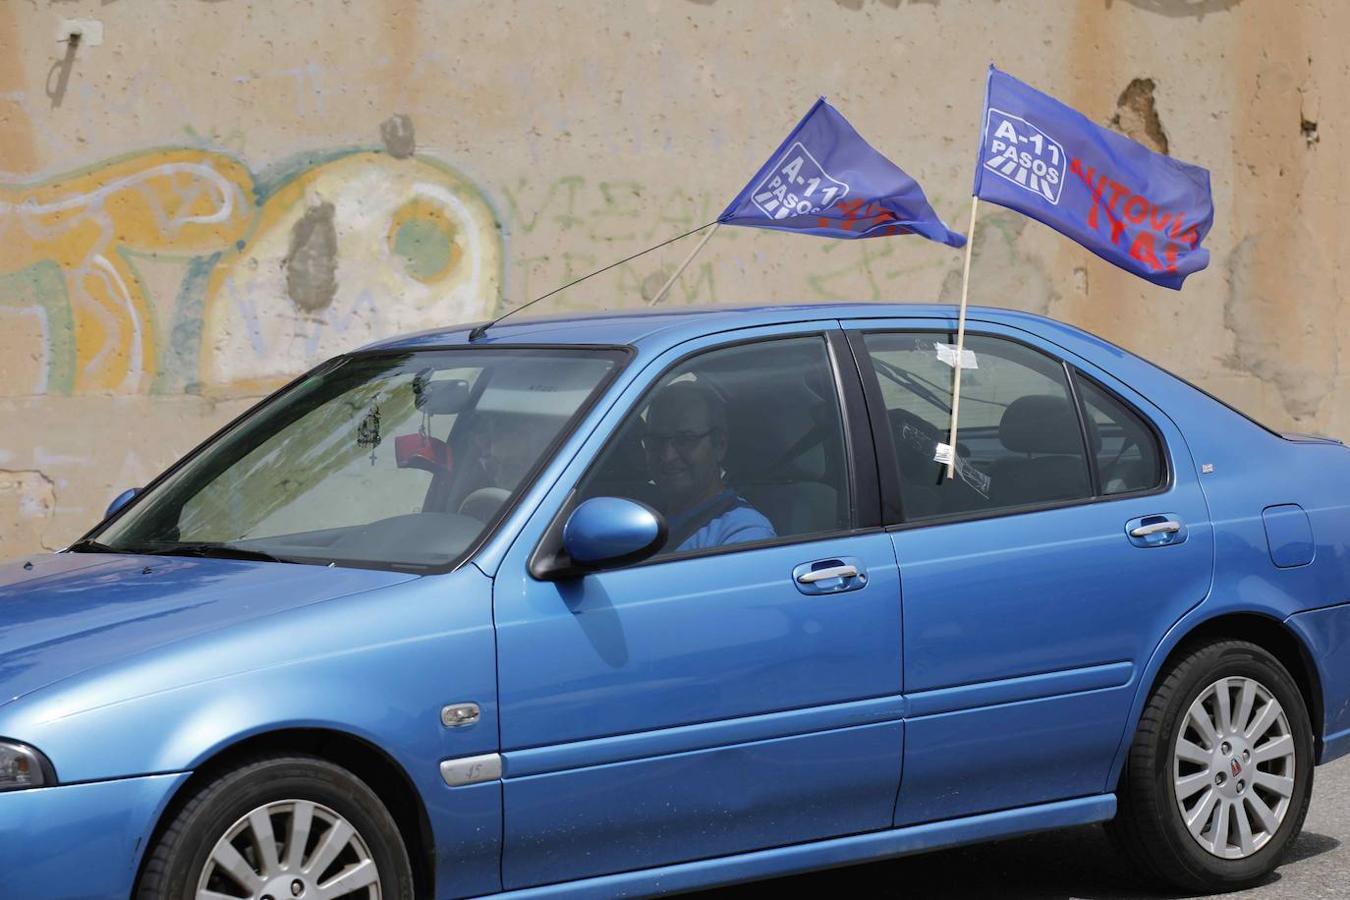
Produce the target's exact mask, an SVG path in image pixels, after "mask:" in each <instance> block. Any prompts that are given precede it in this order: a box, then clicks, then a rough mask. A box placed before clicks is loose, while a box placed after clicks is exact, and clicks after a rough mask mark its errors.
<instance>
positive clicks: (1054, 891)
mask: <svg viewBox="0 0 1350 900" xmlns="http://www.w3.org/2000/svg"><path fill="white" fill-rule="evenodd" d="M785 892H793V893H795V892H802V893H804V894H805V895H806V896H820V897H849V898H852V897H885V898H897V900H898V898H904V900H985V898H998V900H1033V898H1034V900H1042V898H1043V900H1145V898H1150V900H1156V898H1158V897H1159V896H1160V895H1158V894H1156V893H1151V892H1149V891H1148V890H1146V889H1144V888H1143V887H1141V886H1140V885H1139V883H1138V882H1137V881H1136V879H1135V878H1134V876H1133V875H1132V873H1131V871H1130V869H1129V867H1128V866H1127V865H1126V863H1125V862H1124V860H1123V859H1122V858H1121V857H1120V856H1118V855H1117V854H1116V851H1115V849H1114V848H1113V847H1112V845H1111V843H1110V842H1109V841H1108V840H1107V837H1106V834H1105V832H1104V831H1103V830H1102V829H1101V827H1100V826H1088V827H1084V828H1072V829H1066V830H1063V831H1055V832H1047V833H1044V834H1035V835H1030V836H1028V837H1024V838H1017V839H1014V840H1008V841H999V842H998V843H993V844H981V845H976V846H972V847H960V848H957V849H954V850H944V851H941V852H938V853H929V854H925V855H922V856H911V857H906V858H902V859H896V860H890V861H888V862H879V863H870V864H868V865H862V866H851V867H849V868H844V869H831V870H829V871H825V872H813V873H810V874H806V875H798V876H795V877H793V878H780V879H777V880H774V881H766V882H760V883H758V884H755V885H753V886H750V885H746V886H742V887H732V888H723V889H720V890H716V891H704V892H702V893H699V894H696V895H694V894H691V895H689V896H690V897H697V898H698V900H731V898H733V897H735V898H757V897H766V898H767V897H769V896H774V895H780V894H783V893H785ZM1163 896H1167V897H1182V896H1185V895H1184V894H1175V895H1163ZM1223 896H1224V897H1225V900H1284V898H1290V900H1292V898H1298V900H1305V898H1307V900H1314V898H1334V900H1347V898H1350V758H1346V759H1341V760H1338V761H1337V762H1335V763H1332V764H1331V765H1329V766H1324V767H1323V768H1320V769H1318V770H1317V781H1316V782H1315V784H1314V787H1313V800H1312V809H1311V810H1310V811H1309V812H1308V820H1307V824H1306V825H1305V826H1304V828H1303V834H1302V835H1301V836H1300V837H1299V839H1298V841H1297V842H1295V844H1294V846H1293V849H1292V851H1291V853H1290V854H1289V855H1288V857H1287V858H1286V860H1285V864H1284V865H1283V866H1281V867H1280V869H1279V871H1277V872H1276V873H1275V874H1274V875H1273V876H1272V877H1271V878H1270V880H1269V881H1267V882H1266V883H1265V884H1263V885H1262V886H1260V887H1258V888H1254V889H1252V890H1250V891H1243V892H1241V893H1237V894H1226V895H1223Z"/></svg>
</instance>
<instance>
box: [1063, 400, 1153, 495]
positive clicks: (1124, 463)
mask: <svg viewBox="0 0 1350 900" xmlns="http://www.w3.org/2000/svg"><path fill="white" fill-rule="evenodd" d="M1077 384H1078V393H1079V396H1081V397H1082V399H1083V407H1084V409H1085V410H1086V412H1087V426H1088V441H1089V443H1090V444H1091V445H1092V452H1093V453H1094V454H1095V455H1096V457H1097V471H1098V472H1099V473H1100V475H1101V484H1102V493H1103V494H1106V495H1108V496H1109V495H1112V494H1128V493H1130V492H1131V491H1147V490H1151V489H1153V488H1155V487H1157V486H1158V485H1160V484H1162V480H1163V475H1164V468H1163V457H1162V448H1161V447H1160V446H1159V445H1158V438H1157V436H1156V435H1155V434H1154V432H1153V429H1152V428H1150V427H1149V425H1148V423H1147V422H1145V421H1144V419H1143V418H1142V417H1141V416H1140V415H1139V414H1138V413H1136V412H1135V411H1134V410H1132V409H1130V408H1129V407H1128V406H1126V405H1125V404H1124V403H1123V402H1121V401H1120V400H1118V399H1116V397H1115V396H1113V395H1112V394H1111V393H1109V392H1108V391H1107V390H1106V389H1105V388H1103V387H1101V386H1100V385H1098V384H1096V383H1095V382H1093V381H1090V380H1088V379H1087V378H1085V377H1083V376H1082V375H1081V374H1080V375H1079V376H1078V378H1077Z"/></svg>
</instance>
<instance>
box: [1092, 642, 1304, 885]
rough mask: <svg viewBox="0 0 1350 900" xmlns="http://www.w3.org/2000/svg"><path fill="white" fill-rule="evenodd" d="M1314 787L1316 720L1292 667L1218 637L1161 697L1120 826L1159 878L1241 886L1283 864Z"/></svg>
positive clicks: (1148, 718) (1145, 729)
mask: <svg viewBox="0 0 1350 900" xmlns="http://www.w3.org/2000/svg"><path fill="white" fill-rule="evenodd" d="M1312 783H1313V737H1312V725H1311V723H1310V722H1309V719H1308V710H1307V707H1306V705H1305V704H1304V702H1303V696H1302V694H1301V693H1300V692H1299V689H1298V686H1297V685H1296V684H1295V683H1294V679H1293V678H1292V677H1291V676H1290V675H1289V672H1288V671H1287V670H1286V669H1285V668H1284V666H1283V665H1281V664H1280V662H1279V660H1277V659H1275V657H1274V656H1272V655H1271V654H1270V653H1268V652H1266V651H1265V650H1264V649H1262V648H1261V647H1258V646H1257V645H1255V644H1250V643H1247V642H1245V641H1221V642H1218V643H1213V644H1208V645H1206V646H1203V647H1200V648H1198V649H1196V650H1194V651H1193V652H1191V653H1189V654H1188V655H1186V657H1185V658H1184V659H1182V660H1181V661H1180V662H1178V663H1176V665H1174V666H1173V667H1172V668H1171V669H1170V670H1169V671H1167V672H1166V674H1165V675H1164V676H1163V678H1162V680H1161V681H1160V683H1159V684H1158V687H1157V688H1156V690H1154V692H1153V695H1152V696H1151V697H1150V698H1149V701H1148V705H1147V706H1146V707H1145V709H1144V714H1143V716H1142V717H1141V719H1140V722H1139V729H1138V731H1137V732H1136V734H1135V738H1134V743H1133V745H1132V746H1131V748H1130V755H1129V757H1128V759H1127V761H1126V765H1125V771H1124V773H1123V774H1122V776H1121V783H1120V788H1119V790H1118V791H1117V798H1118V800H1119V808H1118V810H1117V815H1116V819H1115V821H1114V822H1113V823H1112V824H1111V830H1112V831H1113V832H1114V833H1115V835H1116V837H1117V838H1118V840H1119V842H1120V843H1121V844H1122V845H1123V847H1124V849H1125V850H1126V852H1127V853H1128V854H1129V856H1130V857H1131V858H1132V859H1133V860H1134V861H1135V863H1136V864H1137V865H1138V866H1139V867H1140V868H1141V869H1142V870H1143V871H1144V872H1145V874H1146V875H1149V876H1151V877H1152V879H1153V880H1157V881H1162V882H1166V883H1168V884H1171V885H1174V886H1176V887H1180V888H1184V889H1186V890H1190V891H1196V892H1206V893H1207V892H1211V891H1215V892H1217V891H1228V890H1234V889H1237V888H1241V887H1245V886H1249V885H1251V884H1253V883H1256V882H1259V881H1260V880H1261V879H1262V878H1263V877H1264V876H1266V875H1268V874H1269V873H1270V872H1271V871H1272V870H1274V868H1275V866H1276V865H1278V863H1279V862H1280V857H1281V855H1282V854H1283V853H1284V850H1285V848H1286V847H1288V846H1289V844H1290V842H1292V841H1293V839H1294V838H1295V836H1297V834H1298V833H1299V831H1300V830H1301V829H1302V828H1303V819H1304V817H1305V816H1306V815H1307V812H1308V801H1309V797H1310V796H1311V794H1312Z"/></svg>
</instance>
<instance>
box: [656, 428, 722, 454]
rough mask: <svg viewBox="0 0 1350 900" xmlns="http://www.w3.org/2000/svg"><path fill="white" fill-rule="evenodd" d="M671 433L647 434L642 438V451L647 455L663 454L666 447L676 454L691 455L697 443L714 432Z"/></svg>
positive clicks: (709, 430)
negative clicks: (673, 450)
mask: <svg viewBox="0 0 1350 900" xmlns="http://www.w3.org/2000/svg"><path fill="white" fill-rule="evenodd" d="M716 430H717V429H716V428H709V429H708V430H707V431H672V432H669V433H659V432H648V433H647V434H644V435H643V436H642V449H643V450H646V451H647V452H648V453H664V452H665V451H666V448H667V447H674V448H675V451H676V452H677V453H682V454H687V453H692V452H693V451H694V449H695V448H697V447H698V444H699V441H701V440H703V439H704V438H705V437H707V436H708V435H710V434H712V433H713V432H714V431H716Z"/></svg>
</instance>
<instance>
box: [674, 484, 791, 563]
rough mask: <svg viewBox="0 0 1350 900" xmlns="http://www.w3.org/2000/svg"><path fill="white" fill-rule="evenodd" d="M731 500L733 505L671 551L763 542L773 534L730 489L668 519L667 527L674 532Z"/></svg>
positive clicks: (752, 509) (757, 515)
mask: <svg viewBox="0 0 1350 900" xmlns="http://www.w3.org/2000/svg"><path fill="white" fill-rule="evenodd" d="M731 500H735V501H736V505H735V506H733V507H732V508H731V509H729V510H727V511H726V512H724V513H722V514H721V515H719V516H716V517H714V518H712V519H710V520H709V521H708V522H706V523H705V524H704V525H703V526H701V527H700V528H699V529H698V530H697V531H695V532H694V533H693V534H691V535H689V537H687V538H685V539H684V541H682V542H681V543H680V546H678V547H676V548H675V551H676V552H677V553H678V552H679V551H681V550H703V549H706V548H708V547H723V546H726V545H727V544H739V543H744V542H745V541H763V540H768V539H769V538H771V537H775V532H774V530H773V525H772V524H771V523H770V522H769V520H768V519H766V518H765V517H764V515H763V514H762V513H761V512H760V511H759V510H757V509H755V508H754V507H753V506H751V505H750V504H749V503H748V502H747V501H746V500H745V499H744V498H742V497H737V496H736V495H735V493H733V492H732V491H731V490H725V491H723V492H722V493H720V494H718V495H717V496H715V497H713V498H711V499H709V500H706V501H704V502H703V503H700V504H699V505H698V506H696V507H694V508H693V509H691V510H689V511H688V512H686V513H685V514H684V515H682V516H678V517H675V518H673V519H672V520H671V522H670V527H671V530H672V531H676V530H678V529H679V528H680V527H681V525H682V524H684V523H688V522H690V521H691V520H693V519H695V518H697V517H698V516H700V515H703V514H705V513H706V511H708V510H711V509H713V508H714V507H717V506H723V505H725V504H726V503H727V502H728V501H731Z"/></svg>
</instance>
